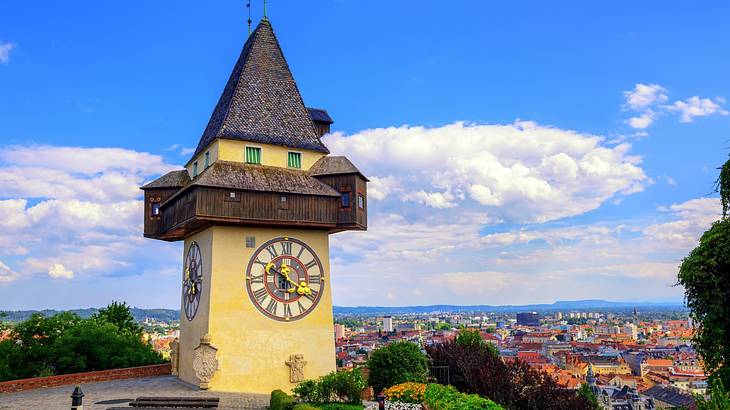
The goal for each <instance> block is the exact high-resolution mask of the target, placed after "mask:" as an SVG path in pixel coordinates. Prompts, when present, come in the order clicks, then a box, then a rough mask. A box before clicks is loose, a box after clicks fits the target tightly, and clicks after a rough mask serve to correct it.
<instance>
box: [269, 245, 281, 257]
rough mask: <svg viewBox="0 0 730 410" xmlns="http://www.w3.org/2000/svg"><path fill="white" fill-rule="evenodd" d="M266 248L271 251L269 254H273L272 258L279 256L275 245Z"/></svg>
mask: <svg viewBox="0 0 730 410" xmlns="http://www.w3.org/2000/svg"><path fill="white" fill-rule="evenodd" d="M266 250H267V251H269V255H271V259H274V258H276V257H277V256H279V253H278V252H276V248H275V247H274V245H269V246H267V247H266Z"/></svg>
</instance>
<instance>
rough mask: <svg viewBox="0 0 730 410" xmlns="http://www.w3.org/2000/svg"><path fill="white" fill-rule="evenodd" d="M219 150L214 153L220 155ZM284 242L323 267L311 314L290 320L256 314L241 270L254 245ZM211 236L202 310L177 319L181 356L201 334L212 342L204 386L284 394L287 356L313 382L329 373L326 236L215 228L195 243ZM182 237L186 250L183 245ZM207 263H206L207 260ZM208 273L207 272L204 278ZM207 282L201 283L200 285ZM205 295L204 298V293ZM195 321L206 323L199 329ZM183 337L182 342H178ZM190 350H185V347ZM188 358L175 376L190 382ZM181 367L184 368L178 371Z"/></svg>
mask: <svg viewBox="0 0 730 410" xmlns="http://www.w3.org/2000/svg"><path fill="white" fill-rule="evenodd" d="M222 151H223V150H221V152H222ZM247 236H254V237H255V238H256V246H255V247H254V248H247V247H246V237H247ZM281 236H286V237H291V238H297V239H299V240H302V241H304V242H305V243H307V244H308V245H309V246H310V247H311V248H312V249H314V251H315V252H316V253H317V255H318V256H319V258H320V260H321V262H322V264H323V267H324V270H325V288H324V291H323V293H322V297H321V299H320V301H319V304H318V305H317V307H316V308H314V310H313V311H312V312H311V313H309V314H308V315H307V316H306V317H304V318H302V319H300V320H297V321H293V322H280V321H276V320H272V319H269V318H268V317H266V316H264V315H263V314H262V313H260V312H259V311H258V310H257V309H256V307H255V306H254V305H253V303H252V302H251V300H250V299H249V296H248V293H247V292H246V289H245V282H244V280H245V270H246V267H247V266H248V263H249V260H250V259H251V256H252V255H253V254H254V252H255V251H256V249H258V247H259V246H260V245H261V244H263V243H265V242H267V241H268V240H270V239H273V238H276V237H281ZM197 237H200V238H210V242H211V247H210V248H209V249H208V248H205V249H206V250H203V249H204V247H203V244H202V243H200V242H201V241H202V239H201V240H198V241H199V242H198V243H199V244H200V246H201V251H202V252H203V254H204V256H205V258H206V262H205V266H206V269H208V268H209V269H210V270H206V273H205V274H204V278H206V282H205V284H204V287H205V290H204V291H203V295H202V297H203V298H205V297H206V296H208V299H206V300H207V301H209V306H208V309H202V308H203V307H204V306H205V304H202V303H201V309H202V311H201V310H199V311H198V316H197V317H196V318H195V320H193V323H184V322H187V319H186V318H185V317H184V313H183V316H182V318H181V319H182V322H183V324H185V326H181V334H180V338H181V344H180V346H181V353H182V352H183V350H188V349H191V348H190V346H191V344H190V341H195V343H194V346H192V348H194V347H196V346H197V345H198V343H199V341H200V337H201V336H202V335H201V334H200V333H201V331H203V330H207V332H208V334H210V336H211V345H212V346H213V347H215V348H217V349H218V362H219V366H218V371H217V372H216V373H215V375H214V376H213V379H212V380H211V382H210V389H211V390H214V391H236V392H251V393H266V394H268V393H270V392H271V391H272V390H274V389H282V390H284V391H291V389H292V388H293V387H295V386H296V385H295V384H293V383H290V381H289V375H290V373H289V367H288V366H287V365H286V363H285V362H286V361H287V360H289V356H290V355H293V354H302V355H304V360H305V361H307V365H306V366H305V367H304V377H305V378H307V379H313V378H317V377H319V376H322V375H325V374H327V373H329V372H331V371H333V370H335V343H334V330H333V317H332V293H331V290H330V283H329V237H328V234H327V232H324V231H316V230H302V229H266V228H253V227H252V228H247V227H227V226H214V227H211V228H209V229H207V230H206V231H204V232H203V233H201V234H198V235H195V236H194V237H193V238H191V239H193V240H196V239H195V238H197ZM189 241H190V239H188V240H186V241H185V242H186V250H187V247H188V246H189V245H188V242H189ZM208 261H211V262H208ZM211 272H212V274H211ZM206 285H207V286H206ZM208 292H209V293H208ZM202 322H205V324H203V323H202ZM183 340H185V343H183ZM188 351H189V352H192V350H188ZM191 357H192V353H186V354H184V355H183V354H181V357H180V368H181V371H180V378H181V379H182V380H184V381H186V382H190V383H193V384H197V379H196V378H195V377H194V376H193V378H192V379H191V378H190V377H189V374H191V372H192V360H191ZM183 367H185V368H186V369H190V370H186V371H185V372H183V370H182V369H183Z"/></svg>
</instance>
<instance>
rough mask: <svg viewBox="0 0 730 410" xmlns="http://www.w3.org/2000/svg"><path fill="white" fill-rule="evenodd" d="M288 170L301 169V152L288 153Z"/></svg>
mask: <svg viewBox="0 0 730 410" xmlns="http://www.w3.org/2000/svg"><path fill="white" fill-rule="evenodd" d="M287 166H288V167H289V168H301V167H302V153H301V152H290V153H289V160H288V161H287Z"/></svg>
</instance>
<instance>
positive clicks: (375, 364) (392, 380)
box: [367, 341, 428, 393]
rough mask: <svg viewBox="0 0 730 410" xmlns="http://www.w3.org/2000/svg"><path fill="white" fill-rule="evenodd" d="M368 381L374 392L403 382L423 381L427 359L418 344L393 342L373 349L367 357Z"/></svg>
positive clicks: (424, 379)
mask: <svg viewBox="0 0 730 410" xmlns="http://www.w3.org/2000/svg"><path fill="white" fill-rule="evenodd" d="M367 366H368V369H370V376H369V377H368V381H369V382H370V385H371V386H373V389H374V390H375V392H376V393H379V392H381V391H382V390H383V389H385V388H388V387H390V386H393V385H396V384H400V383H405V382H421V383H422V382H425V381H426V375H427V374H428V360H427V359H426V355H425V354H423V352H421V350H420V348H419V347H418V345H416V344H415V343H411V342H404V341H403V342H395V343H391V344H389V345H387V346H384V347H381V348H380V349H377V350H375V351H373V353H372V354H371V355H370V358H369V359H368V363H367Z"/></svg>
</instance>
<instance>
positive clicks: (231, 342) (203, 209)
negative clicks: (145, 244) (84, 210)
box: [142, 18, 367, 393]
mask: <svg viewBox="0 0 730 410" xmlns="http://www.w3.org/2000/svg"><path fill="white" fill-rule="evenodd" d="M330 124H332V119H331V118H330V117H329V115H328V113H327V112H326V111H325V110H322V109H316V108H307V107H306V106H305V105H304V102H303V100H302V96H301V94H300V93H299V89H298V88H297V85H296V83H295V81H294V78H293V76H292V74H291V72H290V70H289V66H288V64H287V62H286V60H285V58H284V55H283V53H282V50H281V47H280V45H279V42H278V40H277V38H276V36H275V34H274V31H273V29H272V26H271V23H270V22H269V20H268V19H266V18H264V20H262V21H261V22H260V23H259V25H258V27H256V29H255V30H254V31H253V33H251V35H250V36H249V38H248V40H247V41H246V44H245V45H244V47H243V51H242V52H241V55H240V57H239V58H238V61H237V62H236V65H235V66H234V68H233V72H232V73H231V76H230V78H229V79H228V83H227V84H226V86H225V89H224V90H223V93H222V95H221V97H220V100H219V101H218V104H217V105H216V107H215V109H214V111H213V114H212V115H211V118H210V120H209V122H208V125H207V127H206V128H205V131H204V132H203V135H202V137H201V138H200V142H199V143H198V146H197V148H196V150H195V152H194V154H193V155H192V157H191V158H190V160H189V161H188V163H187V164H186V166H185V169H184V170H180V171H173V172H170V173H168V174H166V175H163V176H162V177H160V178H158V179H157V180H155V181H152V182H150V183H148V184H147V185H145V186H143V187H142V189H143V190H144V198H145V199H144V201H145V206H144V235H145V237H147V238H153V239H158V240H164V241H183V242H184V249H183V255H182V258H183V270H182V272H181V276H180V284H181V286H180V291H181V305H180V307H181V309H180V339H179V342H178V343H177V346H176V348H175V349H173V350H174V351H173V354H172V362H173V372H174V373H175V374H177V375H178V377H179V378H180V379H181V380H183V381H185V382H188V383H191V384H194V385H197V386H200V387H201V388H209V389H212V390H218V391H240V392H256V393H270V392H271V391H272V390H274V389H283V390H285V391H289V390H291V389H292V388H293V387H294V386H295V385H296V383H297V382H299V381H301V380H303V379H310V378H317V377H319V376H322V375H324V374H327V373H329V372H331V371H333V370H335V342H334V334H333V320H332V294H331V286H330V265H329V259H330V258H329V235H330V234H333V233H337V232H341V231H346V230H365V229H366V228H367V189H366V184H367V178H365V176H364V175H363V174H362V173H361V172H360V171H359V170H358V169H357V168H356V167H355V166H354V165H353V164H352V163H351V162H350V161H349V160H348V159H347V158H345V157H341V156H339V157H338V156H331V155H329V150H328V149H327V147H325V145H324V144H323V143H322V141H321V140H320V138H321V137H322V136H323V135H324V134H326V133H327V132H329V128H330Z"/></svg>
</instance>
